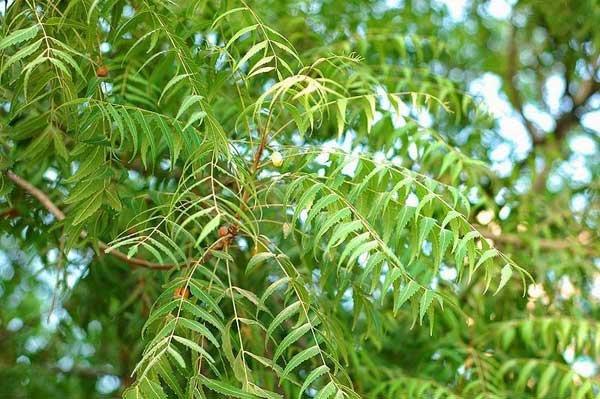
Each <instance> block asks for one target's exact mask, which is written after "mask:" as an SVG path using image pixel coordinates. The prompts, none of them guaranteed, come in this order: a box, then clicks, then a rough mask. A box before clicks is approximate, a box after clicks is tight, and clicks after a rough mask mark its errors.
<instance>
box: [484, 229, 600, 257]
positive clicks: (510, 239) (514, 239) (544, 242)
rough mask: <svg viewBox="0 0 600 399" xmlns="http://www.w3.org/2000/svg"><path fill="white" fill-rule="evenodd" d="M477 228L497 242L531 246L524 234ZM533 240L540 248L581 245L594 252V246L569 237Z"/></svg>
mask: <svg viewBox="0 0 600 399" xmlns="http://www.w3.org/2000/svg"><path fill="white" fill-rule="evenodd" d="M477 230H478V231H479V232H480V233H481V235H483V236H484V237H485V238H489V239H491V240H493V241H494V242H496V243H499V244H504V245H513V246H515V247H520V248H528V247H531V246H532V244H531V243H530V242H528V241H527V240H523V237H522V236H519V235H516V234H510V233H502V234H499V235H497V234H494V233H492V231H490V230H488V229H486V228H485V227H483V226H478V227H477ZM531 241H536V243H537V245H538V246H539V248H542V249H549V250H554V251H563V250H575V249H576V248H577V247H580V248H581V249H582V250H583V251H584V252H589V253H593V252H594V251H593V248H591V247H590V246H589V245H586V244H582V243H574V242H573V241H572V240H569V239H558V240H557V239H550V238H540V239H537V240H536V239H535V238H531Z"/></svg>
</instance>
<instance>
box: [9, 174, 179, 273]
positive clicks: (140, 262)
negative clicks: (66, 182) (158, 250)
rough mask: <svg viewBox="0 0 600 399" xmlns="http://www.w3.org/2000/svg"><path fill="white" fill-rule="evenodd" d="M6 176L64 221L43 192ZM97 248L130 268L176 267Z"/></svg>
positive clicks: (107, 247) (165, 268)
mask: <svg viewBox="0 0 600 399" xmlns="http://www.w3.org/2000/svg"><path fill="white" fill-rule="evenodd" d="M6 175H7V176H8V178H9V179H10V180H12V181H13V182H14V183H15V184H16V185H18V186H19V187H21V188H22V189H24V190H25V191H27V192H28V193H29V194H31V195H32V196H33V197H35V199H37V200H38V201H39V202H40V203H41V204H42V205H43V206H44V208H46V209H47V210H48V211H49V212H50V213H51V214H53V215H54V217H55V218H56V219H58V220H59V221H63V220H65V218H66V216H65V214H64V213H63V212H62V211H61V210H60V209H59V208H58V207H57V206H56V205H55V204H54V203H53V202H52V200H51V199H50V198H48V196H47V195H46V194H45V193H44V192H43V191H41V190H40V189H39V188H37V187H35V186H34V185H33V184H31V183H29V182H28V181H27V180H25V179H23V178H21V177H19V176H17V175H16V174H15V173H14V172H12V171H10V170H8V171H6ZM80 235H81V238H86V237H87V232H85V231H82V232H81V234H80ZM98 247H99V248H100V249H102V250H103V251H104V252H106V253H108V254H110V255H112V256H114V257H115V258H117V259H120V260H122V261H124V262H125V263H128V264H129V265H131V266H132V267H143V268H147V269H154V270H169V269H173V268H175V267H177V265H164V264H160V263H153V262H149V261H147V260H145V259H141V258H137V257H131V258H130V257H128V256H127V255H126V254H124V253H123V252H121V251H118V250H112V251H108V249H109V246H108V245H107V244H106V243H104V242H102V241H98Z"/></svg>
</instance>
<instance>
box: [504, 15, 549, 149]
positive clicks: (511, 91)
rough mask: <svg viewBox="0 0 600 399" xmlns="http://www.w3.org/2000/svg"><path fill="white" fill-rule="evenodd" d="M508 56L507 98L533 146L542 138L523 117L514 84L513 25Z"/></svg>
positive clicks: (514, 39)
mask: <svg viewBox="0 0 600 399" xmlns="http://www.w3.org/2000/svg"><path fill="white" fill-rule="evenodd" d="M507 50H508V54H507V57H506V58H507V66H506V76H505V79H506V84H507V85H508V98H509V100H510V102H511V104H512V106H513V107H515V110H516V111H517V112H518V113H519V115H520V116H521V118H522V119H523V123H524V124H525V130H526V131H527V134H529V137H531V142H532V143H533V144H534V145H535V144H537V143H538V141H539V140H540V139H543V136H542V135H540V134H539V131H538V130H537V129H536V127H535V126H534V125H533V123H531V121H530V120H529V119H527V117H526V116H525V112H524V111H523V100H522V99H521V96H520V94H519V90H518V88H517V86H516V83H515V77H516V75H517V62H518V60H517V52H518V50H517V39H516V30H515V27H514V25H511V31H510V39H509V42H508V49H507Z"/></svg>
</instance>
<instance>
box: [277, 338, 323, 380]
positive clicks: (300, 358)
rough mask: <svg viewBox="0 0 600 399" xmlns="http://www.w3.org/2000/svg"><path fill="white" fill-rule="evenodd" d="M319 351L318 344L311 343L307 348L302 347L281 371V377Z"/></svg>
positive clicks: (284, 376)
mask: <svg viewBox="0 0 600 399" xmlns="http://www.w3.org/2000/svg"><path fill="white" fill-rule="evenodd" d="M319 353H321V349H319V346H318V345H313V346H311V347H309V348H306V349H304V350H303V351H301V352H299V353H297V354H296V355H295V356H294V357H293V358H292V359H291V360H290V361H289V363H288V364H287V366H286V367H285V369H283V372H282V373H281V378H282V379H284V378H286V377H287V375H288V374H289V373H291V372H292V371H293V370H294V369H295V368H296V367H298V366H299V365H300V364H302V363H303V362H305V361H307V360H308V359H310V358H311V357H314V356H316V355H318V354H319Z"/></svg>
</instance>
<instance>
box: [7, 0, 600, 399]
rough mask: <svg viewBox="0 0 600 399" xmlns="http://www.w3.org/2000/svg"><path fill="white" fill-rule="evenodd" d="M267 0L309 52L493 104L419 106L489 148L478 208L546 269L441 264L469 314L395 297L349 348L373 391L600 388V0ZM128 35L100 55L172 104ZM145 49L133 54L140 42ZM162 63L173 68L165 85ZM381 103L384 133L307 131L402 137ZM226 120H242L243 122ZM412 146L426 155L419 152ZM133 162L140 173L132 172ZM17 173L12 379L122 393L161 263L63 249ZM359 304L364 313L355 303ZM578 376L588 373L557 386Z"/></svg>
mask: <svg viewBox="0 0 600 399" xmlns="http://www.w3.org/2000/svg"><path fill="white" fill-rule="evenodd" d="M22 3H26V2H19V1H14V2H13V1H5V2H2V3H1V4H0V10H1V12H2V18H1V19H0V24H1V26H2V31H3V33H4V34H6V32H7V31H8V30H9V27H8V25H7V15H9V14H10V10H11V8H13V7H21V6H22ZM51 3H52V5H50V3H48V4H45V5H44V6H43V7H42V6H38V7H40V9H38V11H39V12H40V14H44V13H45V12H47V10H46V8H45V7H50V8H52V7H55V8H56V12H57V13H60V11H61V10H65V9H66V8H67V7H68V4H69V3H82V4H84V5H85V6H86V7H88V8H91V7H92V3H96V2H92V1H81V2H66V1H56V2H51ZM100 3H104V2H100ZM111 3H114V4H115V6H114V7H113V8H112V12H113V13H114V12H119V13H121V14H122V15H116V16H115V15H112V16H111V18H117V20H118V19H119V18H124V19H125V18H131V16H132V15H134V14H135V13H136V10H138V9H139V8H140V7H141V2H140V4H138V2H137V1H113V2H111ZM214 3H215V2H212V1H199V2H198V5H197V9H198V10H201V11H199V12H197V13H195V14H194V15H192V16H190V15H186V14H185V13H184V12H182V13H181V14H180V15H178V18H181V19H183V20H185V23H186V24H187V25H188V26H187V29H188V31H189V32H191V31H196V32H199V37H200V38H199V39H198V42H197V43H195V44H196V45H197V51H199V52H201V51H203V46H204V45H205V43H211V44H215V43H220V42H222V40H223V39H222V38H221V37H220V36H219V35H220V33H215V32H212V31H210V29H211V24H212V21H213V20H214V17H215V15H216V14H217V11H218V10H222V9H223V5H222V4H219V5H215V4H214ZM31 4H34V3H31ZM227 6H228V7H229V8H231V7H234V6H235V4H234V3H231V4H228V5H227ZM251 6H252V7H253V9H254V10H255V11H256V12H257V13H258V14H259V15H260V17H261V18H262V19H263V21H264V23H265V24H266V25H269V26H272V27H274V28H275V29H277V30H278V31H279V32H280V33H281V34H282V35H283V36H284V37H285V38H287V39H288V40H289V41H290V42H291V43H292V44H293V46H294V48H295V49H296V50H297V52H298V53H299V54H302V55H306V56H307V57H311V58H316V57H318V56H327V55H329V54H330V53H336V54H340V53H341V54H351V53H354V54H356V55H359V56H361V57H362V61H361V62H360V63H359V64H358V65H357V66H356V73H357V75H358V76H359V77H360V76H361V68H364V78H365V79H369V78H370V76H372V75H373V74H374V72H373V71H377V73H376V76H377V79H378V82H377V84H380V85H385V84H386V83H387V82H388V81H389V82H394V81H395V80H396V79H397V77H398V76H402V77H403V79H402V86H401V89H402V90H406V91H410V90H415V91H421V92H431V93H434V94H435V95H437V96H439V97H444V95H443V92H444V90H447V91H448V92H449V93H450V92H451V93H459V95H465V96H469V97H472V98H473V99H474V101H475V102H476V103H477V104H479V106H480V107H481V108H483V109H485V110H486V112H484V114H486V115H484V116H482V117H481V118H479V117H475V116H474V115H473V114H467V115H464V117H463V116H461V115H458V112H460V111H458V112H457V111H455V112H450V113H448V112H439V113H438V112H434V111H432V112H428V111H426V110H418V111H415V112H414V116H415V119H416V120H417V121H418V123H420V124H421V125H423V126H426V127H433V128H434V129H435V130H436V131H437V132H440V134H441V135H442V137H443V139H444V141H446V142H447V143H448V144H450V145H451V146H452V147H454V148H457V149H459V150H460V151H461V152H462V153H464V154H466V155H468V156H469V157H471V158H473V159H476V160H481V161H484V162H486V163H488V164H489V165H490V169H491V172H483V173H479V174H477V175H476V178H475V181H472V180H471V182H470V183H469V187H468V199H469V201H470V203H471V213H470V222H471V223H472V224H474V225H475V226H476V227H477V228H478V230H480V231H481V232H482V233H483V234H484V235H485V236H486V237H488V238H489V239H491V240H492V241H493V242H494V243H495V245H496V246H498V248H500V249H501V250H502V251H503V252H504V253H506V254H508V255H509V256H511V257H512V259H514V260H515V262H516V263H517V264H518V265H520V266H522V267H523V268H524V269H526V270H527V271H528V272H529V273H530V274H531V275H532V276H533V279H534V280H535V283H531V282H527V285H526V287H525V289H526V294H525V295H523V286H522V284H521V283H519V282H518V281H517V280H515V281H514V282H512V283H511V284H508V285H507V286H506V287H505V288H504V289H503V290H502V291H500V293H499V294H497V295H495V296H492V295H491V293H488V294H486V295H485V296H482V295H480V291H481V290H480V288H481V284H483V281H480V280H479V279H478V278H474V279H473V280H472V281H470V282H468V283H467V282H466V280H463V281H462V282H461V285H460V287H457V286H456V284H455V280H456V278H457V275H456V269H454V268H452V267H450V266H447V267H446V266H444V267H442V269H441V270H440V276H441V278H440V279H439V281H436V284H439V285H444V286H448V287H452V288H453V289H456V291H457V293H458V294H457V296H458V298H459V300H460V308H461V309H462V311H464V313H465V315H458V314H453V313H452V312H444V313H442V314H440V315H439V316H438V318H437V319H436V322H435V326H434V328H433V333H432V336H431V337H429V328H427V327H421V326H418V325H417V326H415V327H414V328H413V329H412V330H411V329H409V327H410V326H411V322H410V319H406V318H404V317H397V318H395V317H393V316H392V312H391V311H390V309H388V310H387V311H386V310H384V311H383V312H382V314H381V315H380V317H379V318H378V319H377V323H378V325H377V327H375V328H376V329H377V331H376V333H375V334H373V335H374V336H376V338H373V337H369V335H370V333H366V332H365V333H364V334H365V336H366V337H369V339H368V340H366V341H361V340H358V339H357V342H356V343H354V344H349V347H351V348H356V349H357V350H351V351H350V354H349V360H348V367H347V369H348V373H349V374H350V377H351V379H352V380H353V381H354V382H355V388H356V389H357V392H359V393H360V394H361V395H364V396H371V397H410V398H426V397H427V398H428V397H434V396H433V392H438V394H439V395H440V396H436V397H443V398H446V397H448V398H451V397H464V398H471V397H512V398H517V397H523V398H525V397H546V398H559V399H560V398H563V397H564V398H566V397H571V396H572V395H573V397H575V396H574V395H575V394H577V393H578V392H582V393H581V396H578V397H596V395H599V394H600V374H599V371H600V370H599V365H600V364H599V362H600V352H599V350H598V347H599V345H600V330H599V329H598V324H597V323H598V317H599V309H600V308H599V306H598V304H599V300H600V245H599V244H598V242H599V241H598V238H599V237H598V235H599V234H598V232H599V228H598V223H599V216H600V206H599V205H600V202H599V201H598V186H599V184H600V179H599V178H598V177H599V173H600V30H598V23H599V22H600V3H599V2H598V1H597V0H557V1H541V0H521V1H515V0H490V1H483V0H482V1H478V0H477V1H469V0H460V1H459V0H446V1H441V0H436V1H425V0H384V1H360V0H321V1H317V0H311V1H295V0H286V1H280V0H261V1H257V2H255V3H253V4H251ZM219 7H221V8H219ZM115 10H116V11H115ZM186 18H189V19H187V20H186ZM106 23H108V22H106V20H101V21H100V22H99V23H98V24H99V25H100V26H101V25H102V24H106ZM94 29H95V28H94ZM100 31H102V30H100ZM229 36H231V33H230V32H229ZM185 40H186V41H188V42H189V41H190V40H194V39H193V38H190V37H187V38H186V39H185ZM113 41H117V39H116V38H115V37H114V30H111V31H105V33H104V36H103V37H101V38H99V42H98V46H96V49H95V51H97V54H92V53H91V51H90V53H89V54H88V56H89V57H92V58H100V59H101V58H103V57H105V58H106V64H107V65H109V69H110V73H111V75H112V76H113V77H114V79H113V80H111V84H112V85H113V87H112V90H114V91H115V92H118V91H119V90H120V89H123V91H122V96H123V97H124V98H123V99H121V100H122V102H121V103H124V104H136V105H139V106H143V107H146V108H147V109H151V110H152V109H159V107H160V106H158V105H157V104H156V103H150V104H146V101H145V98H141V97H140V96H138V93H137V91H140V90H146V88H145V87H144V83H143V82H142V83H140V85H138V86H137V89H136V84H135V82H134V83H130V84H128V85H127V86H125V84H124V83H123V82H120V81H119V79H123V78H124V77H126V76H127V73H128V72H127V68H129V66H127V64H126V63H123V59H124V57H125V58H126V57H127V55H126V51H127V45H126V44H124V43H120V44H118V43H116V42H113ZM117 44H118V45H117ZM159 47H160V46H159ZM17 48H18V47H17ZM141 54H143V51H142V52H141V53H140V54H136V57H138V59H141V60H142V61H141V62H144V59H143V58H140V57H142V55H141ZM133 58H135V57H133ZM212 61H214V59H212ZM212 61H211V62H212ZM123 65H125V66H123ZM161 65H162V64H161ZM136 67H139V65H134V66H131V68H136ZM82 68H83V66H82ZM119 68H125V70H120V69H119ZM83 73H84V74H85V75H86V76H89V75H90V74H94V73H97V71H94V69H93V68H92V69H89V70H87V69H86V70H84V71H83ZM151 73H154V74H160V73H161V71H160V70H159V68H156V69H154V71H151ZM210 73H211V72H207V76H211V78H212V79H214V80H213V82H218V84H220V85H230V83H229V82H227V80H226V79H225V78H224V77H220V76H219V75H218V73H216V75H215V76H212V75H210ZM73 74H76V72H73ZM2 79H3V80H2V85H0V128H1V129H2V130H1V132H0V140H1V141H2V149H1V150H0V155H1V156H2V157H1V158H0V167H2V168H3V170H4V169H5V168H7V167H8V166H11V167H13V169H14V166H15V159H14V157H13V155H14V153H12V152H11V148H12V145H13V144H12V143H13V142H14V141H15V138H14V136H10V135H12V134H15V132H14V131H12V130H11V129H13V128H15V123H14V120H12V119H11V118H12V117H11V116H10V109H11V100H10V98H11V93H10V90H11V89H10V88H9V86H8V84H7V81H6V80H4V79H5V78H2ZM165 83H166V80H165V79H163V81H162V86H164V84H165ZM263 83H264V82H261V83H260V84H263ZM260 84H257V87H256V90H257V91H260V89H261V88H260ZM390 84H392V83H390ZM447 85H449V86H447ZM446 86H447V87H448V88H445V87H446ZM125 87H127V90H129V91H128V92H126V90H125ZM136 90H137V91H136ZM159 92H160V90H159ZM213 93H214V92H213ZM217 93H218V92H217ZM219 100H220V99H219V98H216V99H214V102H215V103H216V104H218V101H219ZM447 101H450V102H452V101H458V102H459V104H460V103H461V102H462V101H463V100H462V99H461V98H459V97H457V98H456V99H453V98H450V97H449V98H448V99H447ZM165 107H169V105H168V99H167V105H165ZM461 108H462V107H461V106H459V107H458V108H457V109H458V110H460V109H461ZM175 109H176V108H175ZM216 109H218V111H217V119H218V120H227V119H228V118H230V119H232V118H237V115H235V114H232V112H237V111H236V110H234V109H232V110H228V109H226V108H222V107H216ZM385 123H390V122H389V121H388V122H386V120H385V118H383V119H381V120H379V121H378V122H377V123H376V124H375V126H374V133H372V134H370V135H368V136H367V135H361V134H360V133H359V134H358V135H356V136H355V137H349V136H348V137H349V138H348V137H345V138H344V139H343V140H338V139H337V129H336V125H335V124H332V125H331V126H328V125H327V124H324V125H323V126H322V128H320V129H317V130H315V131H314V132H313V133H312V134H311V135H306V136H304V137H303V138H302V139H301V140H300V143H295V144H301V145H316V146H322V147H324V148H329V147H331V148H333V147H336V146H339V145H340V143H342V142H344V143H346V145H349V146H350V147H351V148H352V147H356V146H357V145H358V144H360V145H361V146H362V147H361V148H363V149H365V150H366V151H370V152H375V153H379V154H380V155H381V156H382V157H384V156H385V153H386V152H387V151H390V150H393V148H394V144H395V143H396V141H397V140H400V139H399V138H397V137H395V136H393V135H390V134H388V130H387V127H386V126H385ZM26 128H27V126H25V127H21V129H24V130H26ZM378 129H379V130H378ZM9 136H10V137H9ZM230 138H231V139H232V140H233V139H236V138H237V137H235V134H234V133H231V136H230ZM16 140H17V141H18V139H16ZM290 140H292V137H291V136H290V137H287V138H283V137H282V138H281V139H280V141H281V143H282V144H285V143H287V142H289V141H290ZM27 143H28V142H27ZM54 145H55V146H56V147H54V148H55V149H53V150H51V151H48V149H49V148H51V146H52V143H51V142H44V143H42V144H40V145H39V146H38V147H37V148H36V147H35V146H29V147H27V148H28V150H27V151H28V152H26V151H25V150H23V149H21V150H20V151H21V152H20V155H19V156H20V157H21V158H20V159H19V162H20V164H19V165H20V166H19V167H20V169H18V170H19V173H20V175H21V176H24V177H26V178H27V180H29V181H33V182H36V185H37V186H38V187H41V188H43V189H44V191H45V192H51V191H52V190H53V189H54V188H55V187H56V186H57V184H58V182H57V176H58V175H60V174H61V172H59V171H60V170H61V168H62V169H64V166H59V165H58V163H60V159H58V158H60V156H61V154H60V146H59V144H54ZM67 145H69V144H67ZM21 148H24V147H21ZM184 151H185V149H184ZM57 159H58V160H57ZM413 161H414V159H413ZM410 162H411V161H410V160H409V163H410ZM439 162H441V161H439ZM144 163H145V161H144ZM413 163H414V164H415V165H416V166H415V165H413V166H415V167H416V168H417V170H418V167H419V166H418V162H416V161H414V162H413ZM123 165H125V166H124V167H123V168H122V169H118V170H115V171H114V172H113V173H114V174H115V175H116V177H117V178H120V179H121V180H120V183H119V184H121V185H123V186H127V188H126V190H127V191H129V194H130V195H131V196H135V195H138V194H140V193H141V194H144V193H146V195H148V196H150V197H152V196H153V195H158V194H153V192H159V191H161V190H172V189H173V185H174V180H173V179H172V177H173V176H172V175H173V174H174V173H176V171H177V169H175V172H172V171H170V170H169V167H168V165H167V167H166V168H165V167H154V168H152V169H144V168H143V167H142V166H141V162H140V160H139V159H134V160H133V161H132V162H131V163H127V161H126V160H125V162H123ZM437 167H440V166H439V165H438V166H437ZM473 167H474V168H475V167H478V166H473ZM465 168H469V166H468V165H467V166H465ZM15 170H17V169H15ZM99 172H100V171H98V173H99ZM120 173H125V175H124V176H121V177H119V174H120ZM465 179H467V177H465ZM450 181H451V180H450ZM465 181H466V180H465ZM4 184H5V185H6V187H5V188H3V190H4V191H3V193H2V196H1V197H0V215H1V218H0V231H1V233H2V235H1V236H0V397H3V398H38V397H39V398H53V397H57V398H58V397H89V398H96V397H97V398H102V397H117V396H119V395H120V394H121V392H122V391H123V389H124V388H126V387H127V386H129V384H130V383H131V381H132V377H131V372H132V370H133V367H134V366H135V364H136V362H137V360H139V355H140V353H141V351H142V350H143V342H142V341H141V339H140V331H141V328H142V325H143V324H144V322H145V320H146V318H147V316H148V314H149V311H150V308H151V306H152V304H153V303H154V301H155V300H156V298H157V296H158V295H159V294H160V293H161V292H162V288H161V285H162V283H163V282H164V280H162V279H161V278H158V277H157V273H160V272H157V271H152V270H147V269H142V268H140V269H132V268H131V267H130V266H129V265H127V264H126V263H125V262H122V261H120V260H119V259H116V258H114V257H111V256H105V255H98V254H96V252H95V248H93V246H87V247H86V246H85V245H78V246H77V247H76V248H73V249H70V250H69V251H63V249H64V248H65V245H67V244H65V242H64V239H61V237H62V227H53V226H55V225H53V224H52V223H51V222H52V217H51V216H49V214H48V212H47V210H46V209H45V208H44V207H42V206H41V205H40V203H39V202H38V201H37V200H36V199H35V198H33V197H32V196H31V195H29V194H28V193H27V192H25V191H24V190H21V189H19V188H18V187H9V182H8V180H5V182H4ZM120 190H122V188H120ZM123 208H124V211H123V212H121V213H119V214H117V212H115V210H110V209H109V208H108V207H106V210H105V212H104V214H105V216H99V217H98V219H97V221H96V225H95V226H93V227H89V226H88V230H93V231H92V233H91V234H97V235H98V236H100V237H102V238H103V239H104V241H105V242H108V241H110V240H111V239H112V238H114V236H115V235H116V234H118V233H120V232H121V231H122V230H123V228H124V226H125V225H126V221H127V220H128V219H131V218H132V217H133V215H135V214H136V212H138V211H140V210H142V209H135V208H133V207H127V205H126V206H124V207H123ZM125 208H127V209H125ZM103 209H104V208H103ZM103 217H104V219H103ZM94 229H95V230H94ZM240 245H241V244H240ZM246 256H248V255H246ZM347 313H348V314H347V315H346V319H347V322H348V325H351V324H352V320H351V319H352V312H347ZM343 318H344V317H343V316H340V319H342V320H343ZM548 370H550V371H548ZM521 375H524V377H522V378H519V377H520V376H521ZM423 376H429V378H428V379H427V380H424V379H423V378H424V377H423ZM413 377H414V378H413ZM411 378H413V379H411ZM498 380H501V381H503V382H498ZM540 380H541V382H540ZM509 381H513V383H510V384H509ZM564 381H567V382H568V383H569V384H570V386H573V387H575V389H571V388H569V387H567V388H564V389H565V390H564V391H561V389H563V388H562V385H561V384H562V383H563V382H564ZM475 382H476V385H477V386H473V384H474V383H475ZM505 384H506V385H505ZM559 385H560V386H559ZM486 386H489V388H486ZM498 386H503V387H505V388H503V389H513V388H514V391H510V395H509V396H502V395H506V394H507V392H506V391H496V388H495V387H498ZM506 386H514V387H513V388H506ZM569 389H571V390H569ZM482 392H483V393H482ZM517 392H518V393H517ZM560 392H563V393H562V394H561V393H560ZM564 392H569V393H568V394H567V393H564ZM488 395H489V396H488ZM493 395H499V396H493ZM518 395H522V396H518ZM563 395H564V396H563Z"/></svg>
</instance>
